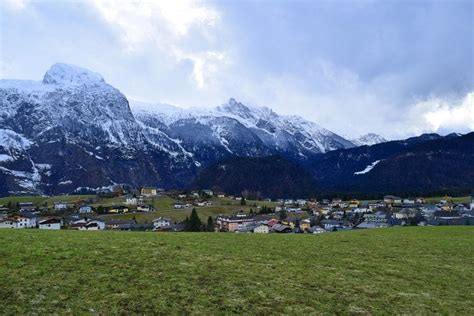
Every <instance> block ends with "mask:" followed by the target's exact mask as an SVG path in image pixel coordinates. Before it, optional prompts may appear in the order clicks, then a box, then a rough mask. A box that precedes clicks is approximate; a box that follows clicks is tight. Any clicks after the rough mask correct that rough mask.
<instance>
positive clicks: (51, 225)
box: [38, 217, 61, 229]
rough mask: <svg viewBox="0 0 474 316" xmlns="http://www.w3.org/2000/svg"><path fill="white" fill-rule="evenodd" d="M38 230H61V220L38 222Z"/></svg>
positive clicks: (50, 219) (48, 219)
mask: <svg viewBox="0 0 474 316" xmlns="http://www.w3.org/2000/svg"><path fill="white" fill-rule="evenodd" d="M38 228H39V229H61V220H60V219H59V218H54V217H52V218H47V219H43V220H41V221H39V222H38Z"/></svg>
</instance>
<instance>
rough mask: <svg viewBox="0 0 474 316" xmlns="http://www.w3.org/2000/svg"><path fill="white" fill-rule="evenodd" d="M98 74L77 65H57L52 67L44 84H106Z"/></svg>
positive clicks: (46, 75) (44, 78) (44, 79)
mask: <svg viewBox="0 0 474 316" xmlns="http://www.w3.org/2000/svg"><path fill="white" fill-rule="evenodd" d="M104 82H105V81H104V78H102V76H101V75H100V74H98V73H96V72H93V71H90V70H88V69H86V68H82V67H79V66H75V65H70V64H63V63H57V64H54V65H53V66H51V68H50V69H49V70H48V71H47V72H46V74H45V75H44V77H43V83H44V84H83V83H104Z"/></svg>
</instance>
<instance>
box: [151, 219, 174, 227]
mask: <svg viewBox="0 0 474 316" xmlns="http://www.w3.org/2000/svg"><path fill="white" fill-rule="evenodd" d="M170 228H171V219H169V218H165V217H158V218H157V219H155V220H154V221H153V230H163V229H170Z"/></svg>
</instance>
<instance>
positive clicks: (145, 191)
mask: <svg viewBox="0 0 474 316" xmlns="http://www.w3.org/2000/svg"><path fill="white" fill-rule="evenodd" d="M140 194H141V195H143V196H146V197H151V196H156V195H158V189H157V188H153V187H143V188H142V189H141V190H140Z"/></svg>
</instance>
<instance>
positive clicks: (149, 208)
mask: <svg viewBox="0 0 474 316" xmlns="http://www.w3.org/2000/svg"><path fill="white" fill-rule="evenodd" d="M153 210H154V209H153V206H151V205H138V206H137V211H139V212H153Z"/></svg>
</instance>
